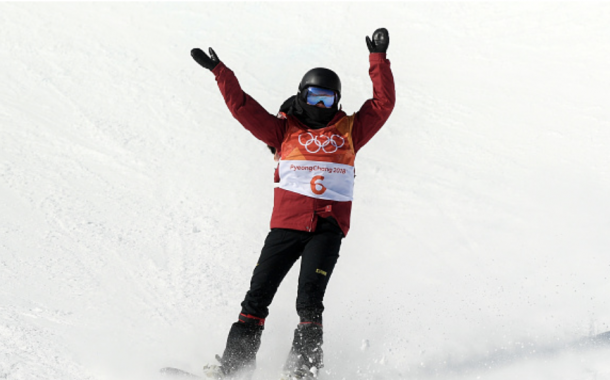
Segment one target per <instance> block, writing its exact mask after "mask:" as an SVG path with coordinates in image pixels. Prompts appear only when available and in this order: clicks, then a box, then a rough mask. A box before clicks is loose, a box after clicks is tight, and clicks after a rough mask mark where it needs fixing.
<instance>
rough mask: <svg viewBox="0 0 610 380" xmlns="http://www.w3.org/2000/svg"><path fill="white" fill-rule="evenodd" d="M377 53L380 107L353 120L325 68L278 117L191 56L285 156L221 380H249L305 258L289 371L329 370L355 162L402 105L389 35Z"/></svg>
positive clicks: (202, 58)
mask: <svg viewBox="0 0 610 380" xmlns="http://www.w3.org/2000/svg"><path fill="white" fill-rule="evenodd" d="M365 40H366V44H367V47H368V49H369V52H370V55H369V62H370V69H369V75H370V77H371V80H372V83H373V98H372V99H369V100H367V101H366V102H364V104H363V105H362V107H361V108H360V110H359V111H358V112H356V113H355V114H352V115H350V116H348V115H347V114H346V113H345V112H344V111H342V109H341V108H340V107H339V101H340V100H341V81H340V79H339V76H338V75H337V74H336V73H335V72H333V71H332V70H329V69H327V68H320V67H318V68H314V69H312V70H310V71H308V72H307V73H306V74H305V75H304V76H303V78H302V80H301V82H300V84H299V86H298V91H297V93H296V95H294V96H291V97H290V98H289V99H288V100H287V101H286V102H285V103H284V104H283V106H282V109H281V110H282V112H283V114H284V117H282V118H280V117H276V116H274V115H272V114H270V113H268V112H267V111H265V109H264V108H263V107H262V106H261V105H260V104H259V103H257V102H256V101H255V100H254V99H253V98H252V97H251V96H250V95H248V94H246V93H245V92H244V91H243V90H242V88H241V86H240V84H239V82H238V80H237V78H236V77H235V75H234V73H233V71H231V70H230V69H229V68H228V67H227V66H225V65H224V63H223V62H222V61H220V59H219V58H218V55H217V54H216V53H215V52H214V50H212V48H210V49H209V53H210V55H209V56H208V55H207V54H206V53H204V52H203V51H202V50H201V49H198V48H195V49H193V50H192V51H191V56H192V57H193V59H194V60H195V61H196V62H197V63H199V64H200V65H201V66H203V67H204V68H206V69H209V70H210V71H211V72H212V73H213V74H214V75H215V78H216V81H217V83H218V87H219V89H220V92H221V93H222V96H223V97H224V100H225V102H226V104H227V107H228V108H229V110H230V111H231V114H232V115H233V117H235V119H237V120H238V121H239V122H240V123H241V124H242V125H243V126H244V127H245V128H246V129H247V130H248V131H250V132H251V133H252V134H253V135H254V136H255V137H256V138H258V139H259V140H261V141H262V142H264V143H265V144H267V145H268V146H269V147H271V148H273V149H274V151H276V152H277V153H278V156H279V164H278V167H277V169H276V179H277V180H279V185H278V186H277V187H276V188H275V189H274V207H273V213H272V216H271V223H270V227H271V231H270V232H269V234H268V236H267V238H266V240H265V243H264V246H263V248H262V251H261V254H260V258H259V260H258V263H257V265H256V267H255V269H254V272H253V274H252V278H251V283H250V289H249V290H248V292H247V293H246V296H245V299H244V300H243V302H242V303H241V307H242V309H241V313H240V314H239V317H238V321H237V322H235V323H234V324H233V325H232V326H231V328H230V331H229V334H228V338H227V343H226V347H225V350H224V353H223V355H222V357H219V356H217V359H218V360H219V362H220V365H219V366H206V367H207V370H208V372H211V373H209V375H211V376H213V377H217V378H233V377H235V376H242V375H244V374H246V375H245V376H246V377H247V376H249V374H251V373H252V370H253V369H254V367H255V361H256V354H257V351H258V349H259V347H260V344H261V335H262V333H263V329H264V326H265V318H267V316H268V314H269V310H268V307H269V305H270V304H271V301H272V300H273V297H274V295H275V293H276V291H277V289H278V287H279V285H280V283H281V282H282V280H283V279H284V277H285V275H286V274H287V273H288V271H289V270H290V268H291V267H292V265H293V264H294V263H295V262H296V261H297V260H298V259H299V258H300V259H301V268H300V275H299V285H298V295H297V301H296V309H297V314H298V316H299V318H300V323H299V324H298V326H297V328H296V330H295V331H294V338H293V342H292V348H291V350H290V353H289V355H288V359H287V361H286V365H285V367H284V370H285V372H286V373H288V374H289V376H292V377H294V378H312V377H315V376H316V373H317V370H318V369H319V368H322V366H323V355H322V313H323V311H324V306H323V302H322V301H323V298H324V293H325V291H326V287H327V285H328V281H329V279H330V276H331V274H332V272H333V269H334V267H335V264H336V262H337V259H338V258H339V248H340V246H341V241H342V239H343V238H344V237H345V236H346V235H347V233H348V230H349V227H350V213H351V206H352V198H353V186H354V177H355V175H354V160H355V157H356V153H357V152H358V150H359V149H360V148H362V146H364V145H365V144H366V143H367V142H368V141H369V140H370V139H371V138H372V137H373V135H375V134H376V133H377V132H378V131H379V130H380V128H381V127H382V126H383V124H384V123H385V122H386V121H387V119H388V118H389V116H390V114H391V112H392V110H393V108H394V103H395V91H394V79H393V76H392V72H391V70H390V62H389V60H387V59H386V51H387V49H388V45H389V42H390V40H389V33H388V31H387V30H386V29H385V28H381V29H377V30H376V31H375V32H374V33H373V36H372V39H371V38H369V37H368V36H367V37H366V39H365Z"/></svg>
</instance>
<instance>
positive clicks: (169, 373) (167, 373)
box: [159, 367, 203, 379]
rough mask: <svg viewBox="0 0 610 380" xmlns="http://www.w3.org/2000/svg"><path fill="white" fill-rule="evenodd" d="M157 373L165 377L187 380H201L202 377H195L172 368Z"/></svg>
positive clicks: (162, 369)
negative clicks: (184, 379)
mask: <svg viewBox="0 0 610 380" xmlns="http://www.w3.org/2000/svg"><path fill="white" fill-rule="evenodd" d="M159 372H161V373H162V374H163V375H165V376H171V377H179V378H188V379H203V377H201V376H198V375H195V374H193V373H190V372H187V371H183V370H181V369H179V368H173V367H165V368H161V369H160V370H159Z"/></svg>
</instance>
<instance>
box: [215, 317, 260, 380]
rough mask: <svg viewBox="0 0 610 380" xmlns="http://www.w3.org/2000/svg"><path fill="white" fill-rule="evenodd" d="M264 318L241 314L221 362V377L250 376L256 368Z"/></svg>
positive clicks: (230, 333)
mask: <svg viewBox="0 0 610 380" xmlns="http://www.w3.org/2000/svg"><path fill="white" fill-rule="evenodd" d="M263 329H264V319H260V318H256V317H253V316H249V315H248V316H246V315H244V314H241V315H240V317H239V321H238V322H235V323H234V324H233V325H232V326H231V330H230V331H229V336H228V338H227V346H226V348H225V351H224V353H223V355H222V357H218V356H217V357H216V358H217V359H218V361H219V362H220V372H222V377H221V378H235V377H238V378H240V379H243V378H248V377H249V376H248V374H250V375H251V373H252V372H253V371H254V369H255V368H256V353H257V352H258V349H259V348H260V345H261V335H262V334H263Z"/></svg>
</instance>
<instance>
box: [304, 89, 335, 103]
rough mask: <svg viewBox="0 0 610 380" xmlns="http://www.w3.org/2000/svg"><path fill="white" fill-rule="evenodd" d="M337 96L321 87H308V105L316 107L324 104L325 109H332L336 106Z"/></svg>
mask: <svg viewBox="0 0 610 380" xmlns="http://www.w3.org/2000/svg"><path fill="white" fill-rule="evenodd" d="M336 99H337V94H336V93H335V92H334V91H333V90H327V89H325V88H320V87H307V104H309V105H312V106H315V105H317V104H318V103H320V102H322V103H323V104H324V107H326V108H330V107H332V106H333V104H335V100H336Z"/></svg>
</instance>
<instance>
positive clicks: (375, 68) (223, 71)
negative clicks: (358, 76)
mask: <svg viewBox="0 0 610 380" xmlns="http://www.w3.org/2000/svg"><path fill="white" fill-rule="evenodd" d="M369 61H370V65H371V66H370V69H369V75H370V77H371V81H372V82H373V98H372V99H369V100H367V101H366V102H364V104H363V105H362V107H361V108H360V110H359V111H358V112H356V114H355V115H354V116H355V118H354V124H353V129H352V139H353V144H354V150H355V152H358V150H360V148H362V147H363V146H364V145H365V144H366V143H367V142H368V141H369V140H370V139H371V138H372V137H373V136H374V135H375V134H376V133H377V132H378V131H379V130H380V129H381V127H382V126H383V124H384V123H385V122H386V120H387V119H388V118H389V117H390V114H391V113H392V110H393V109H394V104H395V101H396V95H395V90H394V78H393V76H392V71H391V69H390V61H389V60H387V59H386V55H385V54H384V53H372V54H370V56H369ZM212 72H213V73H214V75H215V76H216V81H217V82H218V87H219V88H220V92H221V93H222V95H223V97H224V99H225V102H226V103H227V107H228V108H229V111H231V114H232V115H233V117H235V119H237V121H239V122H240V123H241V124H242V125H243V126H244V127H245V128H246V129H247V130H249V131H250V132H251V133H252V134H253V135H254V137H256V138H257V139H259V140H261V141H262V142H264V143H265V144H267V145H269V146H272V147H275V148H276V149H278V150H281V145H282V141H284V134H285V132H286V131H287V128H288V120H287V119H279V118H277V117H276V116H274V115H272V114H270V113H268V112H267V111H266V110H265V109H264V108H263V107H262V106H261V105H260V104H259V103H258V102H257V101H256V100H254V99H253V98H252V97H251V96H250V95H248V94H246V93H245V92H244V91H243V90H242V88H241V86H240V85H239V82H238V80H237V78H236V77H235V74H234V73H233V71H231V70H230V69H229V68H227V67H226V66H225V65H224V64H223V63H222V62H220V63H218V65H216V67H215V68H214V70H212ZM344 117H347V115H346V114H345V112H343V111H341V110H339V111H338V112H337V114H336V115H335V117H334V118H333V120H331V122H330V123H329V125H333V124H335V123H337V122H338V121H340V120H341V119H342V118H344ZM294 121H296V122H297V123H298V124H299V126H300V127H301V128H303V130H304V131H306V130H307V129H308V128H307V126H305V125H303V124H302V123H300V122H298V120H296V118H293V122H294ZM274 191H275V194H274V206H273V214H272V216H271V228H288V229H293V230H299V231H315V229H316V224H317V221H318V217H328V216H332V217H333V218H335V219H336V220H337V222H338V223H339V227H341V230H342V231H343V234H344V235H347V232H348V231H349V227H350V215H351V210H352V202H351V201H348V202H338V201H329V200H323V199H316V198H310V197H307V196H304V195H301V194H297V193H294V192H291V191H287V190H284V189H281V188H275V190H274Z"/></svg>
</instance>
